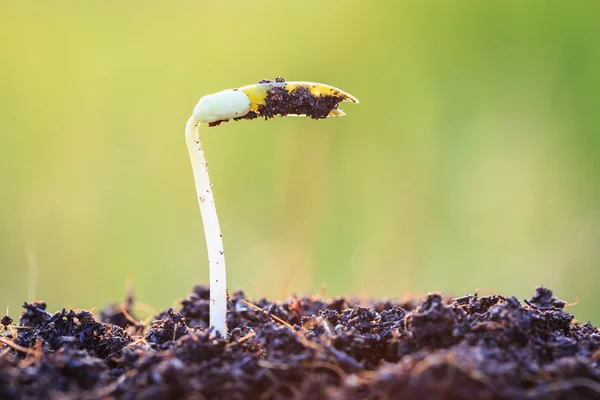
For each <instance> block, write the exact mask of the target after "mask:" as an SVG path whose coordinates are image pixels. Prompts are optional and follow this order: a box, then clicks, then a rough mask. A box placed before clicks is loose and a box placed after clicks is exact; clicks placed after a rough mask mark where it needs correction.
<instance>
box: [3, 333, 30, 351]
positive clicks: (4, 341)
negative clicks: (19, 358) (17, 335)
mask: <svg viewBox="0 0 600 400" xmlns="http://www.w3.org/2000/svg"><path fill="white" fill-rule="evenodd" d="M0 342H2V343H4V344H5V345H7V346H10V347H12V348H13V349H15V350H18V351H20V352H22V353H27V354H33V349H30V348H27V347H23V346H20V345H18V344H16V343H13V342H11V341H10V340H7V339H5V338H3V337H1V336H0Z"/></svg>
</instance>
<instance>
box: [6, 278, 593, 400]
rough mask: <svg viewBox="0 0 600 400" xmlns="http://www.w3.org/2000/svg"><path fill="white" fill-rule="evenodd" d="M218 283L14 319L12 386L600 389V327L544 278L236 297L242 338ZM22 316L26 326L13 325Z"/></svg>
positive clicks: (76, 391)
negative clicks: (145, 307) (170, 302)
mask: <svg viewBox="0 0 600 400" xmlns="http://www.w3.org/2000/svg"><path fill="white" fill-rule="evenodd" d="M208 296H209V292H208V289H207V288H205V287H201V286H198V287H196V288H195V289H194V292H193V293H192V294H191V295H189V296H188V297H187V298H185V299H184V300H183V301H182V302H181V305H180V307H178V309H177V310H172V309H168V310H166V311H164V312H162V313H160V314H159V315H157V316H155V317H154V320H153V321H152V322H150V323H148V325H146V326H144V324H142V323H141V322H138V321H137V320H135V319H134V317H133V316H132V315H131V314H132V313H133V311H132V308H135V307H134V305H135V300H134V299H133V298H129V299H128V301H126V302H124V303H123V304H122V305H120V306H114V307H108V308H106V309H105V310H104V311H103V312H102V313H101V314H100V316H98V317H96V316H94V315H93V314H92V313H91V312H89V311H81V310H77V311H74V310H71V311H67V310H64V309H63V310H62V311H59V312H57V313H54V314H52V313H49V312H48V311H47V310H46V304H45V303H43V302H37V303H33V304H25V305H24V306H23V307H24V312H23V313H22V314H21V317H20V320H19V322H18V325H17V324H16V322H15V323H14V324H13V321H12V320H11V319H10V318H8V317H7V316H5V317H4V318H2V320H1V324H2V325H1V326H0V329H2V330H3V332H2V333H1V334H0V335H1V336H0V398H1V399H42V398H43V399H99V398H102V399H287V398H300V399H420V400H426V399H434V400H436V399H598V398H600V332H599V331H598V329H597V328H595V327H594V326H592V324H591V323H589V322H588V323H585V324H580V323H577V322H575V321H574V320H573V316H572V315H571V314H569V313H567V312H565V310H564V308H565V305H566V304H565V302H564V301H561V300H559V299H556V298H554V297H553V296H552V292H551V291H550V290H548V289H545V288H538V289H537V290H536V291H535V294H534V295H533V297H532V298H531V299H529V300H524V301H523V302H520V301H519V300H517V299H516V298H515V297H504V296H501V295H497V294H494V295H491V296H484V297H480V296H479V295H477V294H475V295H467V296H464V297H460V298H455V299H449V298H445V297H443V296H441V295H439V294H430V295H428V296H426V297H425V298H423V299H421V300H411V301H388V300H382V301H372V302H370V303H361V304H360V305H359V304H358V303H356V302H355V301H353V300H348V299H343V298H337V299H333V300H328V301H324V300H319V299H317V298H309V297H302V298H291V299H288V300H286V301H283V302H277V303H272V302H269V301H267V300H265V299H263V300H260V301H258V302H257V303H254V304H255V305H256V306H258V308H254V307H253V306H252V304H251V303H248V302H247V301H246V299H245V295H244V293H243V292H236V293H235V294H234V295H233V296H231V298H230V303H229V313H228V317H227V318H228V327H229V332H230V337H229V338H227V339H223V338H216V339H215V338H214V335H212V332H211V331H210V330H209V329H208V328H207V324H208V317H209V313H208V311H209V310H208V306H209V297H208ZM11 324H13V325H11Z"/></svg>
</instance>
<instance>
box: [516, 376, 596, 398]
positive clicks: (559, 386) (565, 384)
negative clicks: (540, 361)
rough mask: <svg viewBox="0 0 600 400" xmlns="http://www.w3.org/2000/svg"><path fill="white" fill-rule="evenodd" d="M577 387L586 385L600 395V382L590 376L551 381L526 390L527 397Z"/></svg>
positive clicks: (536, 396)
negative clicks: (539, 386)
mask: <svg viewBox="0 0 600 400" xmlns="http://www.w3.org/2000/svg"><path fill="white" fill-rule="evenodd" d="M576 387H585V388H588V389H590V390H591V391H593V392H596V393H598V394H599V395H600V382H597V381H594V380H592V379H589V378H573V379H569V380H564V381H558V382H549V383H547V384H545V385H544V386H543V387H542V388H532V389H529V390H527V391H526V392H525V396H526V397H531V398H539V397H540V395H545V394H548V392H561V391H563V390H572V389H574V388H576Z"/></svg>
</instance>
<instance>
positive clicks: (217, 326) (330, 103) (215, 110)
mask: <svg viewBox="0 0 600 400" xmlns="http://www.w3.org/2000/svg"><path fill="white" fill-rule="evenodd" d="M343 101H350V102H353V103H358V99H356V98H355V97H354V96H351V95H350V94H348V93H345V92H343V91H341V90H340V89H337V88H335V87H332V86H328V85H323V84H320V83H313V82H286V81H285V80H284V79H283V78H277V79H276V80H275V81H270V80H262V81H259V82H258V83H257V84H255V85H249V86H244V87H241V88H238V89H229V90H224V91H222V92H218V93H215V94H210V95H207V96H204V97H202V98H201V99H200V101H199V102H198V104H197V105H196V107H195V108H194V112H193V114H192V116H191V117H190V119H189V120H188V122H187V125H186V127H185V139H186V142H187V147H188V151H189V153H190V159H191V161H192V169H193V171H194V180H195V182H196V193H197V195H198V204H199V205H200V214H201V215H202V221H203V224H204V235H205V237H206V248H207V250H208V267H209V274H210V325H211V326H212V327H214V332H215V333H218V334H220V335H221V336H222V337H225V335H226V333H227V319H226V312H227V275H226V271H225V253H224V251H223V240H222V235H221V228H220V227H219V219H218V217H217V210H216V208H215V199H214V197H213V192H212V189H211V184H210V179H209V177H208V164H207V163H206V158H205V157H204V151H203V150H202V145H201V143H200V133H199V128H200V124H202V123H205V124H208V126H217V125H219V124H221V123H223V122H227V121H229V120H230V119H234V120H241V119H248V120H250V119H255V118H259V117H263V118H265V119H269V118H273V117H275V116H276V115H279V116H287V115H290V116H292V115H293V116H306V117H310V118H313V119H322V118H327V117H337V116H342V115H344V112H343V111H342V110H340V109H338V105H339V103H341V102H343Z"/></svg>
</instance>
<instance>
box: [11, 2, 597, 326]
mask: <svg viewBox="0 0 600 400" xmlns="http://www.w3.org/2000/svg"><path fill="white" fill-rule="evenodd" d="M0 4H1V9H0V15H1V17H0V18H1V20H2V21H1V23H0V38H1V39H0V41H1V48H0V52H1V57H0V93H1V96H0V163H1V164H0V166H1V168H0V206H1V207H0V306H9V307H10V314H12V315H13V316H14V315H17V314H18V313H19V312H20V311H19V307H20V305H21V304H22V302H23V301H25V300H28V299H32V298H37V299H44V300H46V301H48V302H49V309H51V310H56V309H60V308H62V307H74V308H91V307H98V308H100V307H102V306H103V305H104V304H106V303H109V302H118V301H121V300H122V299H123V298H124V296H125V292H126V288H128V287H133V288H134V289H135V293H136V295H137V297H138V298H139V299H140V300H141V301H144V302H146V303H148V304H150V305H151V306H153V307H155V308H156V309H160V308H164V307H167V306H170V305H172V304H173V303H174V301H176V300H177V299H179V298H181V297H183V296H184V295H185V294H186V293H188V292H189V290H190V289H191V287H192V285H193V284H194V283H199V282H206V281H207V279H208V271H207V262H206V250H205V245H204V237H203V231H202V225H201V219H200V215H199V212H198V205H197V203H196V196H195V193H194V185H193V178H192V171H191V168H190V164H189V159H188V155H187V150H186V147H185V143H184V138H183V128H184V125H185V122H186V120H187V118H188V116H189V115H190V114H191V111H192V109H193V107H194V105H195V104H196V102H197V101H198V99H199V98H200V97H201V96H202V95H204V94H208V93H212V92H215V91H219V90H222V89H226V88H231V87H238V86H242V85H246V84H250V83H254V82H256V81H257V80H259V79H264V78H270V79H274V78H275V77H277V76H283V77H284V78H286V79H287V80H309V81H316V82H324V83H328V84H331V85H334V86H338V87H340V88H341V89H343V90H345V91H348V92H349V93H352V94H353V95H355V96H357V97H358V98H359V99H360V100H361V104H360V105H354V104H348V105H346V106H345V107H343V108H344V109H345V111H346V112H347V114H348V115H347V116H346V117H344V118H338V119H330V120H322V121H313V120H310V119H304V118H279V119H275V120H270V121H266V122H265V121H262V120H260V121H252V122H230V123H227V124H224V125H221V126H220V127H218V128H215V129H206V130H204V136H203V142H204V146H205V150H206V153H207V157H208V159H209V163H210V170H211V177H212V180H213V184H214V190H215V195H216V199H217V205H218V211H219V214H220V219H221V223H222V228H223V231H224V240H225V249H226V254H227V265H228V273H229V287H230V290H233V289H235V288H244V289H245V290H246V292H247V293H248V295H249V296H250V297H253V298H256V297H258V296H269V297H272V298H282V297H285V296H287V295H289V294H291V293H298V294H310V293H317V292H321V291H322V290H323V289H322V288H323V287H324V286H325V287H326V291H327V294H328V295H331V296H333V295H340V294H348V295H349V294H354V295H360V296H365V297H371V296H376V297H382V296H394V297H396V296H403V295H416V296H420V295H423V294H425V293H426V292H429V291H434V290H441V291H444V292H446V293H449V294H454V295H463V294H465V293H467V292H470V293H472V292H473V291H474V290H475V289H477V288H485V289H486V290H487V291H492V292H500V293H503V294H506V295H516V296H518V297H519V298H524V297H528V296H530V294H531V293H532V292H533V290H534V288H535V286H537V285H540V284H544V285H547V286H549V287H551V288H552V289H554V290H555V293H556V294H557V295H558V296H560V297H562V298H563V299H565V300H567V301H574V300H575V296H579V297H580V298H581V302H580V304H579V305H577V306H575V307H572V308H570V311H571V312H573V313H574V314H575V315H576V317H577V318H578V319H580V320H588V319H590V320H592V322H595V323H596V324H598V323H600V310H599V309H598V308H597V306H598V304H599V301H600V291H598V282H599V279H600V256H599V250H598V249H599V248H600V207H599V201H600V191H599V190H598V189H599V186H600V185H599V183H600V180H599V173H598V171H599V168H600V129H599V126H600V112H599V111H600V109H599V107H600V46H599V45H598V43H599V40H600V30H599V29H598V15H599V12H600V2H598V1H587V2H586V1H570V2H565V1H560V2H559V1H543V2H537V1H529V2H527V1H522V0H518V1H503V2H487V1H486V2H483V1H481V2H472V1H471V2H465V1H452V2H450V1H448V2H445V1H421V2H417V1H414V2H406V1H393V2H392V1H390V2H384V1H377V2H376V1H365V2H360V1H344V2H342V1H331V2H323V1H320V0H314V1H303V2H284V3H281V2H275V1H273V2H261V1H252V2H237V1H236V2H233V1H232V2H229V1H221V2H210V3H209V2H204V1H197V2H192V1H188V2H178V3H177V4H169V5H166V4H163V5H158V3H153V2H128V3H127V4H125V3H124V2H117V1H113V2H111V1H107V2H101V3H97V4H82V3H81V2H75V1H71V2H68V1H65V2H60V3H55V2H46V3H43V2H27V1H22V2H8V1H2V2H1V3H0ZM483 293H484V294H487V292H483ZM2 311H3V310H2Z"/></svg>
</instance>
